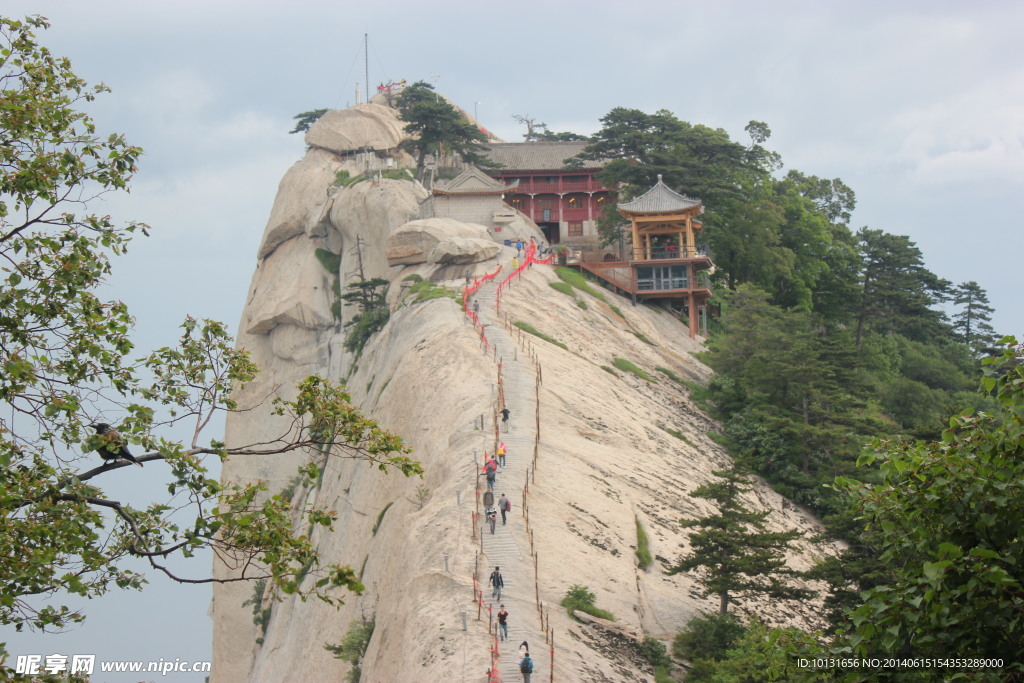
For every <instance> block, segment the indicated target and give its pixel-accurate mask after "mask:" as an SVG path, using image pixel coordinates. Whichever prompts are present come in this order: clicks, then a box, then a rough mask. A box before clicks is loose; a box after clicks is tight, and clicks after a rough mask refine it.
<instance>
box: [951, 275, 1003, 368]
mask: <svg viewBox="0 0 1024 683" xmlns="http://www.w3.org/2000/svg"><path fill="white" fill-rule="evenodd" d="M953 304H954V305H956V306H961V307H962V308H961V309H960V311H959V312H958V313H957V314H956V315H954V316H953V326H954V329H955V330H956V333H957V335H958V336H959V338H960V341H961V342H962V343H963V344H966V345H967V346H969V347H970V348H971V351H972V352H973V353H974V355H976V356H980V355H983V354H987V353H990V352H992V351H993V346H994V344H995V339H996V334H995V330H993V329H992V325H991V324H990V323H991V322H992V313H993V312H994V309H993V308H992V307H991V306H989V304H988V294H986V293H985V290H984V289H982V288H981V286H980V285H979V284H978V283H977V282H974V281H973V280H971V281H970V282H963V283H961V284H960V285H958V286H957V287H956V289H954V290H953Z"/></svg>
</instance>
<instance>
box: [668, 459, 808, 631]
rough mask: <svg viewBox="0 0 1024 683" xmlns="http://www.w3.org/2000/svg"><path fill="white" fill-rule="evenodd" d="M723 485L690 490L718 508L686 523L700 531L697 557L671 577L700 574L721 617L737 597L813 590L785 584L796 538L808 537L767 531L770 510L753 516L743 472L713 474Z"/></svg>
mask: <svg viewBox="0 0 1024 683" xmlns="http://www.w3.org/2000/svg"><path fill="white" fill-rule="evenodd" d="M713 474H714V475H715V476H717V477H720V478H721V479H722V481H717V482H712V483H710V484H704V485H703V486H699V487H697V488H696V489H694V490H693V491H692V492H690V496H692V497H694V498H704V499H706V500H710V501H714V502H715V503H716V504H717V506H718V510H717V512H715V513H714V514H711V515H708V516H706V517H701V518H700V519H690V520H686V519H684V520H681V522H680V523H681V524H682V526H683V527H684V528H685V527H697V528H699V529H700V531H696V532H694V533H691V534H690V546H691V548H692V550H693V553H692V554H691V555H690V556H689V557H687V558H684V559H682V560H680V561H679V562H678V563H677V564H676V565H675V566H674V567H672V568H671V569H669V571H668V573H669V574H679V573H681V572H689V571H693V570H698V572H697V575H696V579H697V581H698V582H699V583H700V584H701V585H702V586H703V587H704V595H705V596H710V595H717V596H718V599H719V602H718V613H719V614H725V613H726V612H727V611H728V609H729V600H730V599H731V597H732V596H734V595H735V594H740V595H757V594H760V595H767V596H769V597H772V598H783V599H798V598H804V597H808V596H809V595H810V594H811V593H810V591H807V590H804V589H801V588H795V587H793V586H789V585H787V584H785V583H783V582H782V580H781V578H780V577H782V576H788V575H792V574H794V572H793V571H792V570H790V569H789V568H788V567H786V557H785V553H786V551H787V550H788V549H789V547H790V543H792V541H793V540H795V539H796V538H798V537H799V536H801V535H802V532H800V531H797V530H795V529H794V530H791V531H778V532H772V531H767V530H766V526H765V518H766V517H768V515H769V513H768V512H751V511H750V510H748V509H747V508H746V507H744V506H743V503H742V502H741V501H740V496H741V494H743V493H744V492H745V491H748V490H749V488H748V487H747V486H744V485H743V484H744V482H745V481H746V478H745V475H744V472H743V470H742V469H741V468H740V467H739V466H735V465H734V466H733V467H732V468H731V469H729V470H725V471H718V472H713Z"/></svg>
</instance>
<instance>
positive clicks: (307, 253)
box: [245, 235, 334, 335]
mask: <svg viewBox="0 0 1024 683" xmlns="http://www.w3.org/2000/svg"><path fill="white" fill-rule="evenodd" d="M328 276H329V274H328V273H327V271H326V270H324V268H323V266H321V265H320V261H319V260H318V259H317V258H316V243H315V242H314V241H313V240H311V239H309V238H307V237H306V236H305V235H301V236H298V237H293V238H292V239H290V240H288V241H287V242H285V243H283V244H282V245H280V246H279V247H278V248H277V249H276V250H275V251H274V253H273V254H271V255H270V256H268V257H267V258H265V259H263V261H262V262H261V263H260V264H259V266H258V268H257V271H256V276H255V277H254V278H253V284H252V289H251V290H250V292H249V302H248V304H247V305H246V307H245V323H246V327H245V331H246V332H248V333H249V334H258V335H262V334H267V333H269V332H270V331H271V330H273V329H274V328H275V327H277V326H279V325H294V326H296V327H299V328H304V329H322V328H326V327H331V326H333V325H334V318H333V315H332V314H331V296H332V295H331V292H330V281H329V277H328Z"/></svg>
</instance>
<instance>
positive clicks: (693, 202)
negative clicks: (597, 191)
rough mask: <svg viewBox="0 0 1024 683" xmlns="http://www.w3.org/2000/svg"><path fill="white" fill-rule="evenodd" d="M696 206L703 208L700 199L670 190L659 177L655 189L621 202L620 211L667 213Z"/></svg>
mask: <svg viewBox="0 0 1024 683" xmlns="http://www.w3.org/2000/svg"><path fill="white" fill-rule="evenodd" d="M695 206H701V202H700V200H699V199H690V198H689V197H685V196H683V195H681V194H679V193H678V192H676V191H674V190H672V189H670V188H669V187H668V185H666V184H665V183H663V182H662V180H661V176H660V175H659V176H658V182H657V184H656V185H655V186H654V187H652V188H651V189H649V190H647V192H644V193H643V194H642V195H640V196H639V197H637V198H636V199H634V200H632V201H629V202H619V205H618V209H619V211H629V212H630V213H665V212H669V211H682V210H684V209H692V208H693V207H695Z"/></svg>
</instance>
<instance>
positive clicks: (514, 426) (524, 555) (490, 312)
mask: <svg viewBox="0 0 1024 683" xmlns="http://www.w3.org/2000/svg"><path fill="white" fill-rule="evenodd" d="M515 286H516V285H515V284H513V285H512V287H515ZM496 291H497V284H496V283H495V282H494V281H493V280H492V281H491V282H489V283H487V284H486V285H484V286H482V287H481V288H480V290H478V292H477V294H476V297H475V300H477V301H479V302H480V314H479V316H480V322H481V323H482V324H483V325H484V327H485V330H486V334H487V339H488V341H489V342H490V343H491V344H492V345H493V346H494V348H495V349H496V350H497V360H501V361H503V362H504V385H505V404H506V407H508V409H509V410H510V411H511V413H510V416H509V422H508V432H505V431H504V428H503V427H502V426H501V423H500V421H499V428H500V430H501V431H500V433H499V441H504V442H505V446H506V448H507V456H506V463H505V467H504V468H503V469H502V470H500V471H499V473H498V477H497V483H496V484H495V486H494V500H495V505H497V500H498V498H500V497H501V494H502V493H504V494H506V496H508V499H509V500H510V501H511V502H512V511H511V512H510V513H509V514H508V521H507V523H506V524H505V525H504V526H502V524H501V515H500V513H499V515H498V523H497V525H496V528H495V532H494V535H491V533H490V530H489V528H487V527H486V520H485V521H484V525H485V529H484V543H483V546H484V555H485V564H483V568H482V570H481V575H482V578H481V584H483V588H482V590H483V591H484V602H485V605H492V606H493V614H494V615H495V616H494V623H495V624H497V622H498V618H497V614H498V610H499V604H504V605H505V609H506V610H507V611H508V613H509V616H508V624H509V627H508V640H507V641H505V642H501V643H499V650H500V652H501V661H500V662H499V665H498V670H499V672H500V674H501V680H502V681H504V682H506V683H507V682H509V681H516V680H521V677H522V674H520V673H519V646H520V644H521V643H522V642H523V641H524V640H525V641H527V642H529V644H530V657H531V658H532V659H533V660H534V664H535V669H534V671H535V673H536V674H537V678H536V679H535V680H545V679H547V678H549V676H550V673H551V669H550V666H551V662H550V653H549V651H548V647H547V645H546V643H545V641H544V632H543V631H542V630H541V627H540V617H539V616H538V613H537V603H536V598H535V588H534V587H535V583H534V581H535V577H534V564H533V557H532V556H531V554H530V538H529V535H528V533H527V530H526V521H525V518H524V517H523V487H524V486H525V484H526V477H527V471H528V468H529V467H530V463H531V461H532V459H533V445H534V441H535V439H536V436H537V434H536V427H535V421H534V417H535V415H536V409H537V403H536V369H535V367H534V365H533V363H532V362H531V361H530V358H529V357H528V356H527V355H526V354H525V353H523V352H522V350H521V349H518V347H517V344H516V341H515V339H513V338H512V335H511V333H510V332H509V331H508V330H507V329H505V326H504V325H503V324H502V323H501V321H500V320H499V319H498V316H497V313H496V311H495V296H496ZM492 353H494V352H493V351H492ZM491 451H493V445H492V446H491V447H490V448H489V449H488V452H491ZM495 566H498V567H501V574H502V578H503V579H504V581H505V588H504V590H503V592H502V599H501V602H500V603H499V602H497V601H495V600H494V599H493V598H492V597H491V587H490V586H488V585H486V583H487V578H488V577H490V575H491V572H492V571H494V567H495Z"/></svg>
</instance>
